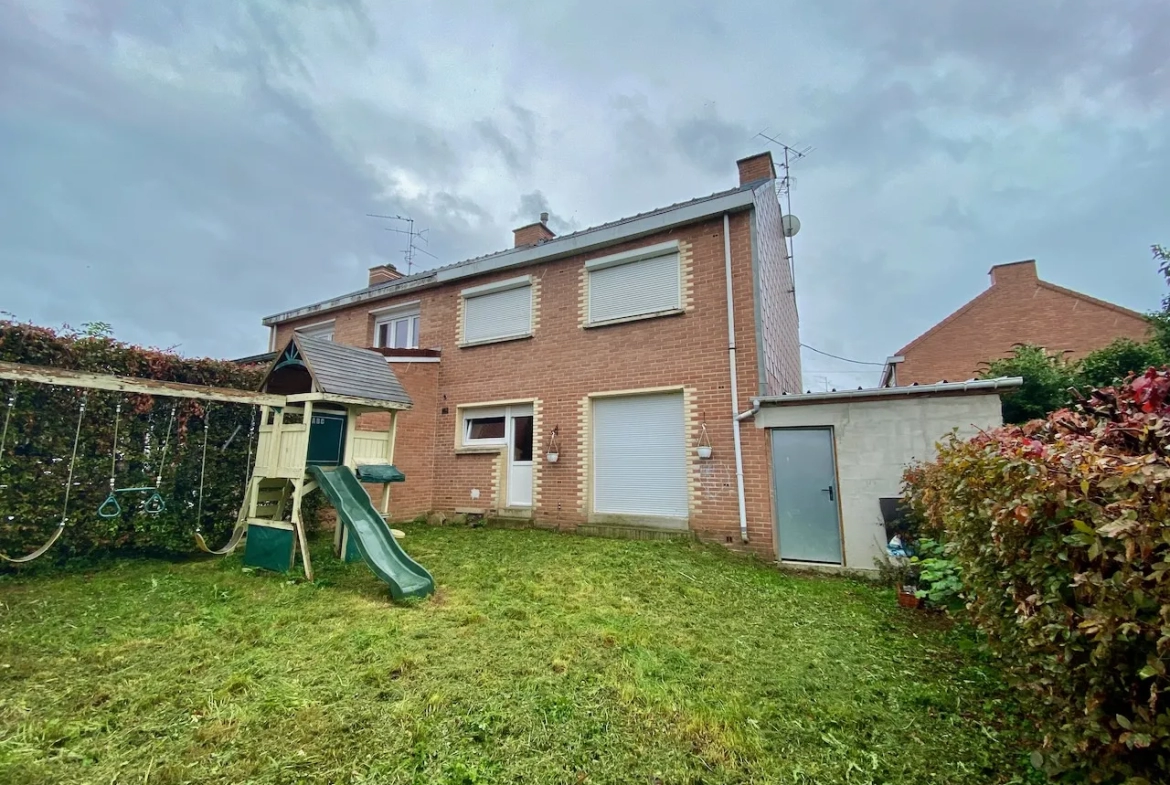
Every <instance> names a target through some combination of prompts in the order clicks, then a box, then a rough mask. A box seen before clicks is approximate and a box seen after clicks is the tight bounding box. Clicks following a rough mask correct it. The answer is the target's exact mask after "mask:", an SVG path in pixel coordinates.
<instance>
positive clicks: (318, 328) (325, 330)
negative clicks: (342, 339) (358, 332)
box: [297, 321, 333, 341]
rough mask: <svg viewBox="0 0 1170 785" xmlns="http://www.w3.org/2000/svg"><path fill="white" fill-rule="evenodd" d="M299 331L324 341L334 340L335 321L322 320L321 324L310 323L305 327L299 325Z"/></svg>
mask: <svg viewBox="0 0 1170 785" xmlns="http://www.w3.org/2000/svg"><path fill="white" fill-rule="evenodd" d="M297 333H299V334H300V335H304V336H307V337H309V338H318V339H320V340H322V341H332V340H333V322H332V321H328V322H321V323H320V324H309V325H305V326H304V327H298V328H297Z"/></svg>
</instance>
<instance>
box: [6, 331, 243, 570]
mask: <svg viewBox="0 0 1170 785" xmlns="http://www.w3.org/2000/svg"><path fill="white" fill-rule="evenodd" d="M0 360H2V361H6V362H16V363H24V364H28V365H45V366H52V367H55V368H63V369H70V370H79V371H92V372H96V373H108V374H117V375H121V376H138V377H145V378H150V379H158V380H163V381H173V382H187V383H192V384H206V385H214V386H218V387H234V388H237V389H255V388H256V386H257V385H258V384H259V382H260V377H261V374H262V371H261V370H259V369H256V368H244V367H241V366H239V365H237V364H235V363H232V362H225V361H219V360H206V359H187V358H184V357H180V356H179V355H177V354H174V353H171V352H165V351H160V350H156V349H142V348H139V347H136V346H130V345H128V344H125V343H121V342H118V341H115V340H114V339H112V338H111V337H109V331H108V328H107V327H106V326H104V325H96V326H94V327H92V328H90V329H87V330H85V331H83V332H78V331H72V330H64V331H61V332H56V331H53V330H49V329H46V328H43V327H34V326H31V325H26V324H17V323H14V322H10V321H0ZM13 393H15V405H14V407H13V409H12V417H11V421H10V423H9V430H8V434H7V440H6V442H7V443H6V446H5V450H4V453H3V456H2V458H0V516H2V517H0V551H3V552H4V553H7V554H8V555H10V556H16V555H23V554H25V553H27V552H29V551H32V550H33V549H35V548H36V547H38V546H39V545H40V544H41V543H43V542H44V541H45V540H47V539H48V537H49V535H50V534H51V533H52V531H53V529H54V528H55V527H56V525H57V523H58V521H60V520H61V515H62V510H63V507H64V496H65V483H66V479H67V476H68V469H69V457H70V454H71V450H72V447H73V438H74V433H75V429H76V428H77V423H78V411H79V406H80V403H81V398H82V394H83V391H81V390H79V389H75V388H68V387H49V386H46V385H38V384H25V383H21V384H18V385H14V384H13V383H12V382H3V381H0V425H2V422H3V420H2V418H3V416H4V414H5V411H6V406H7V402H8V400H9V397H10V396H12V395H13ZM85 399H86V408H85V416H84V419H83V420H82V423H81V426H82V427H81V436H80V441H79V449H78V455H77V461H76V465H75V467H74V472H73V486H72V487H71V488H70V494H69V512H68V521H67V524H66V527H65V530H64V532H63V534H62V536H61V539H60V540H59V541H58V543H57V545H56V547H55V548H54V550H53V551H51V552H50V553H51V554H52V557H53V558H63V557H68V556H77V555H89V554H102V553H108V552H113V551H124V550H149V551H155V552H164V553H188V552H190V551H191V550H192V549H193V544H194V539H193V533H194V531H195V523H196V513H197V511H198V506H199V480H200V467H201V458H202V455H201V448H202V443H203V428H204V423H205V421H206V420H205V418H206V417H208V416H210V420H211V427H210V430H209V431H208V437H209V440H208V441H209V448H208V455H207V472H206V477H205V478H204V483H203V518H202V529H203V532H204V534H205V536H206V537H207V538H208V540H209V541H210V542H211V543H213V544H218V543H219V542H222V541H223V540H224V539H226V537H227V533H228V531H230V529H231V528H232V526H233V525H234V522H235V517H236V511H237V510H238V508H239V505H240V503H241V501H242V496H243V489H244V480H245V477H246V474H247V471H248V466H247V456H248V443H249V439H248V434H249V429H250V427H251V425H252V421H253V417H254V415H255V411H256V410H255V407H254V406H250V405H246V404H219V403H212V404H208V403H206V402H200V401H191V400H183V399H177V398H154V397H150V396H144V395H126V394H121V393H116V392H106V391H101V390H90V391H88V393H85ZM119 403H121V405H122V412H121V417H120V422H119V427H118V434H117V451H118V456H119V457H118V461H117V482H118V485H119V486H120V487H124V486H127V485H133V486H139V485H141V486H149V485H153V484H154V481H155V478H156V477H157V476H158V473H159V471H160V469H161V472H162V477H163V480H162V495H163V496H164V498H165V499H166V503H167V508H166V510H165V511H164V512H162V513H160V514H158V515H147V514H145V513H142V512H141V504H142V502H143V501H145V498H146V495H144V494H143V495H136V494H126V495H123V496H122V497H121V498H120V499H119V502H120V504H121V506H122V508H123V512H122V514H121V515H119V516H117V517H115V518H112V519H103V518H101V517H99V516H98V515H97V509H98V507H99V506H100V505H101V503H102V501H103V500H104V499H105V498H106V495H107V494H108V492H109V477H110V468H111V465H110V464H111V457H112V452H113V446H114V421H115V418H116V407H117V406H118V404H119ZM172 405H174V406H175V408H174V419H173V421H172V420H171V407H172ZM168 434H169V444H167V448H166V456H165V461H164V460H163V444H164V443H165V442H167V439H168ZM46 558H50V557H46Z"/></svg>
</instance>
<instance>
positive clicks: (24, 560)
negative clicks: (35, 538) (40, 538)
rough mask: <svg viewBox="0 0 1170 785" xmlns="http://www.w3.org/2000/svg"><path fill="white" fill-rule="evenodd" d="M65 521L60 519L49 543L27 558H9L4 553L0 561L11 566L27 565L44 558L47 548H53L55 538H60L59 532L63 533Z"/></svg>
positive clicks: (0, 556)
mask: <svg viewBox="0 0 1170 785" xmlns="http://www.w3.org/2000/svg"><path fill="white" fill-rule="evenodd" d="M65 521H66V519H65V518H62V519H61V522H60V523H58V524H57V529H56V531H54V532H53V536H52V537H50V538H49V541H48V542H46V543H45V544H44V545H42V546H41V547H39V548H37V549H36V550H35V551H33V552H32V553H30V554H28V555H27V556H15V557H13V556H9V555H8V554H6V553H0V559H3V560H4V561H6V562H9V563H11V564H27V563H28V562H30V561H33V560H34V559H39V558H41V557H42V556H44V555H45V554H46V553H47V552H48V550H49V548H52V547H53V543H55V542H56V541H57V538H58V537H60V536H61V532H63V531H65Z"/></svg>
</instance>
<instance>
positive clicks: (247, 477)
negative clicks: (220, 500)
mask: <svg viewBox="0 0 1170 785" xmlns="http://www.w3.org/2000/svg"><path fill="white" fill-rule="evenodd" d="M209 415H210V410H209V412H208V415H205V417H204V420H203V459H202V465H201V467H200V470H199V512H198V513H197V514H196V516H195V544H196V545H197V546H199V550H201V551H203V552H204V553H210V554H211V555H213V556H226V555H227V554H229V553H231V552H232V551H234V550H235V549H236V547H237V546H239V544H240V541H241V540H243V539H244V533H245V532H247V531H248V526H247V521H246V520H245V517H246V516H245V515H244V513H245V509H244V507H243V506H241V507H240V514H239V516H238V517H237V519H236V526H235V528H234V529H232V536H231V537H230V538H229V539H228V541H227V544H226V545H224V546H223V547H222V548H218V549H217V548H212V547H211V546H210V545H208V544H207V541H206V540H205V539H203V529H202V527H203V480H204V477H205V476H206V474H207V435H208V432H209V431H210V429H211V419H210V416H209ZM256 418H257V415H256V414H253V415H252V422H251V424H250V425H249V427H248V462H247V464H245V468H244V501H243V505H247V503H248V491H249V490H250V489H251V485H252V448H253V447H254V446H255V443H256ZM234 435H235V434H233V436H234ZM229 441H230V439H229ZM225 446H226V445H225Z"/></svg>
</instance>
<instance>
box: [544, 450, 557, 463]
mask: <svg viewBox="0 0 1170 785" xmlns="http://www.w3.org/2000/svg"><path fill="white" fill-rule="evenodd" d="M544 457H545V460H547V461H548V462H549V463H556V462H557V459H559V458H560V457H561V454H560V453H559V452H550V453H548V454H546V455H545V456H544Z"/></svg>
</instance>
